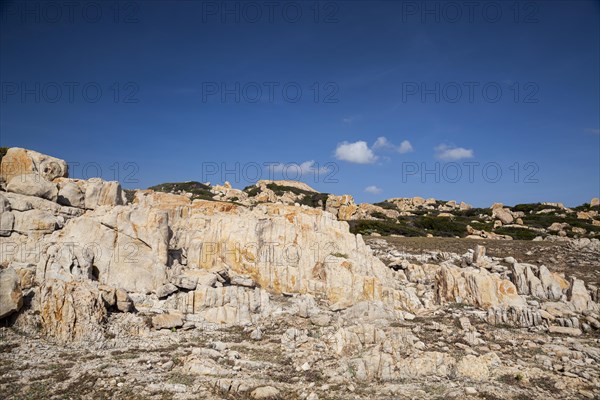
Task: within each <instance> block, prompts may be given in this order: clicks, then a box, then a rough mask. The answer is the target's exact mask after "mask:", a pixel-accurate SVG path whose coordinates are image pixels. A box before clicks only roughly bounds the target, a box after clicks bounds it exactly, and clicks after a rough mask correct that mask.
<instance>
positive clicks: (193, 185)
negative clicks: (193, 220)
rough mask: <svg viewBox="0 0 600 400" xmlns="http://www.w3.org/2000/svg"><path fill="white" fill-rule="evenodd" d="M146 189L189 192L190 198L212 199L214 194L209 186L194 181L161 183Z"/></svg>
mask: <svg viewBox="0 0 600 400" xmlns="http://www.w3.org/2000/svg"><path fill="white" fill-rule="evenodd" d="M148 189H151V190H154V191H156V192H165V193H179V192H184V193H191V194H192V200H196V199H202V200H213V196H214V194H213V193H211V191H210V186H208V185H205V184H203V183H200V182H196V181H190V182H173V183H161V184H160V185H155V186H151V187H149V188H148Z"/></svg>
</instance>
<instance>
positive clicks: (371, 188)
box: [365, 185, 382, 194]
mask: <svg viewBox="0 0 600 400" xmlns="http://www.w3.org/2000/svg"><path fill="white" fill-rule="evenodd" d="M365 192H367V193H371V194H379V193H381V192H382V190H381V188H378V187H377V186H374V185H371V186H367V187H366V188H365Z"/></svg>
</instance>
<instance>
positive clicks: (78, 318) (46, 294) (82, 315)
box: [39, 279, 106, 342]
mask: <svg viewBox="0 0 600 400" xmlns="http://www.w3.org/2000/svg"><path fill="white" fill-rule="evenodd" d="M39 296H40V301H39V307H40V320H41V327H42V331H43V332H44V334H46V335H47V336H49V337H52V338H55V339H57V340H60V341H64V342H69V341H77V342H79V341H88V340H89V341H97V340H101V339H103V338H104V329H103V322H104V321H105V319H106V309H105V308H104V304H103V302H102V296H101V294H100V291H99V290H98V289H97V288H96V287H94V286H92V285H91V284H89V283H85V282H63V281H59V280H54V279H50V280H47V281H45V282H44V283H43V284H42V285H41V287H40V295H39Z"/></svg>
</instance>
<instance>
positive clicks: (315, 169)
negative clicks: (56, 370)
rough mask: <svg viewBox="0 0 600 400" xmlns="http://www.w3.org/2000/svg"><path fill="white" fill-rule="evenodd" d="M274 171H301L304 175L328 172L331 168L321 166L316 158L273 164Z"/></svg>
mask: <svg viewBox="0 0 600 400" xmlns="http://www.w3.org/2000/svg"><path fill="white" fill-rule="evenodd" d="M271 168H272V171H273V172H284V171H285V172H286V173H290V174H291V173H295V172H300V173H301V174H302V175H304V174H312V173H320V174H323V173H326V172H329V168H327V167H319V164H317V163H316V162H315V160H309V161H304V162H303V163H301V164H298V163H294V162H290V163H287V164H284V163H277V164H274V165H272V167H271Z"/></svg>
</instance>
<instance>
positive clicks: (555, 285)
mask: <svg viewBox="0 0 600 400" xmlns="http://www.w3.org/2000/svg"><path fill="white" fill-rule="evenodd" d="M538 274H539V278H540V282H541V284H542V287H543V288H544V291H545V292H546V295H547V296H546V297H547V298H548V299H549V300H560V299H561V297H562V294H563V289H567V288H568V287H569V283H568V282H567V281H565V280H564V279H563V278H562V277H560V276H559V275H557V274H553V273H551V272H550V271H549V270H548V268H546V266H544V265H541V266H540V268H539V272H538Z"/></svg>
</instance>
